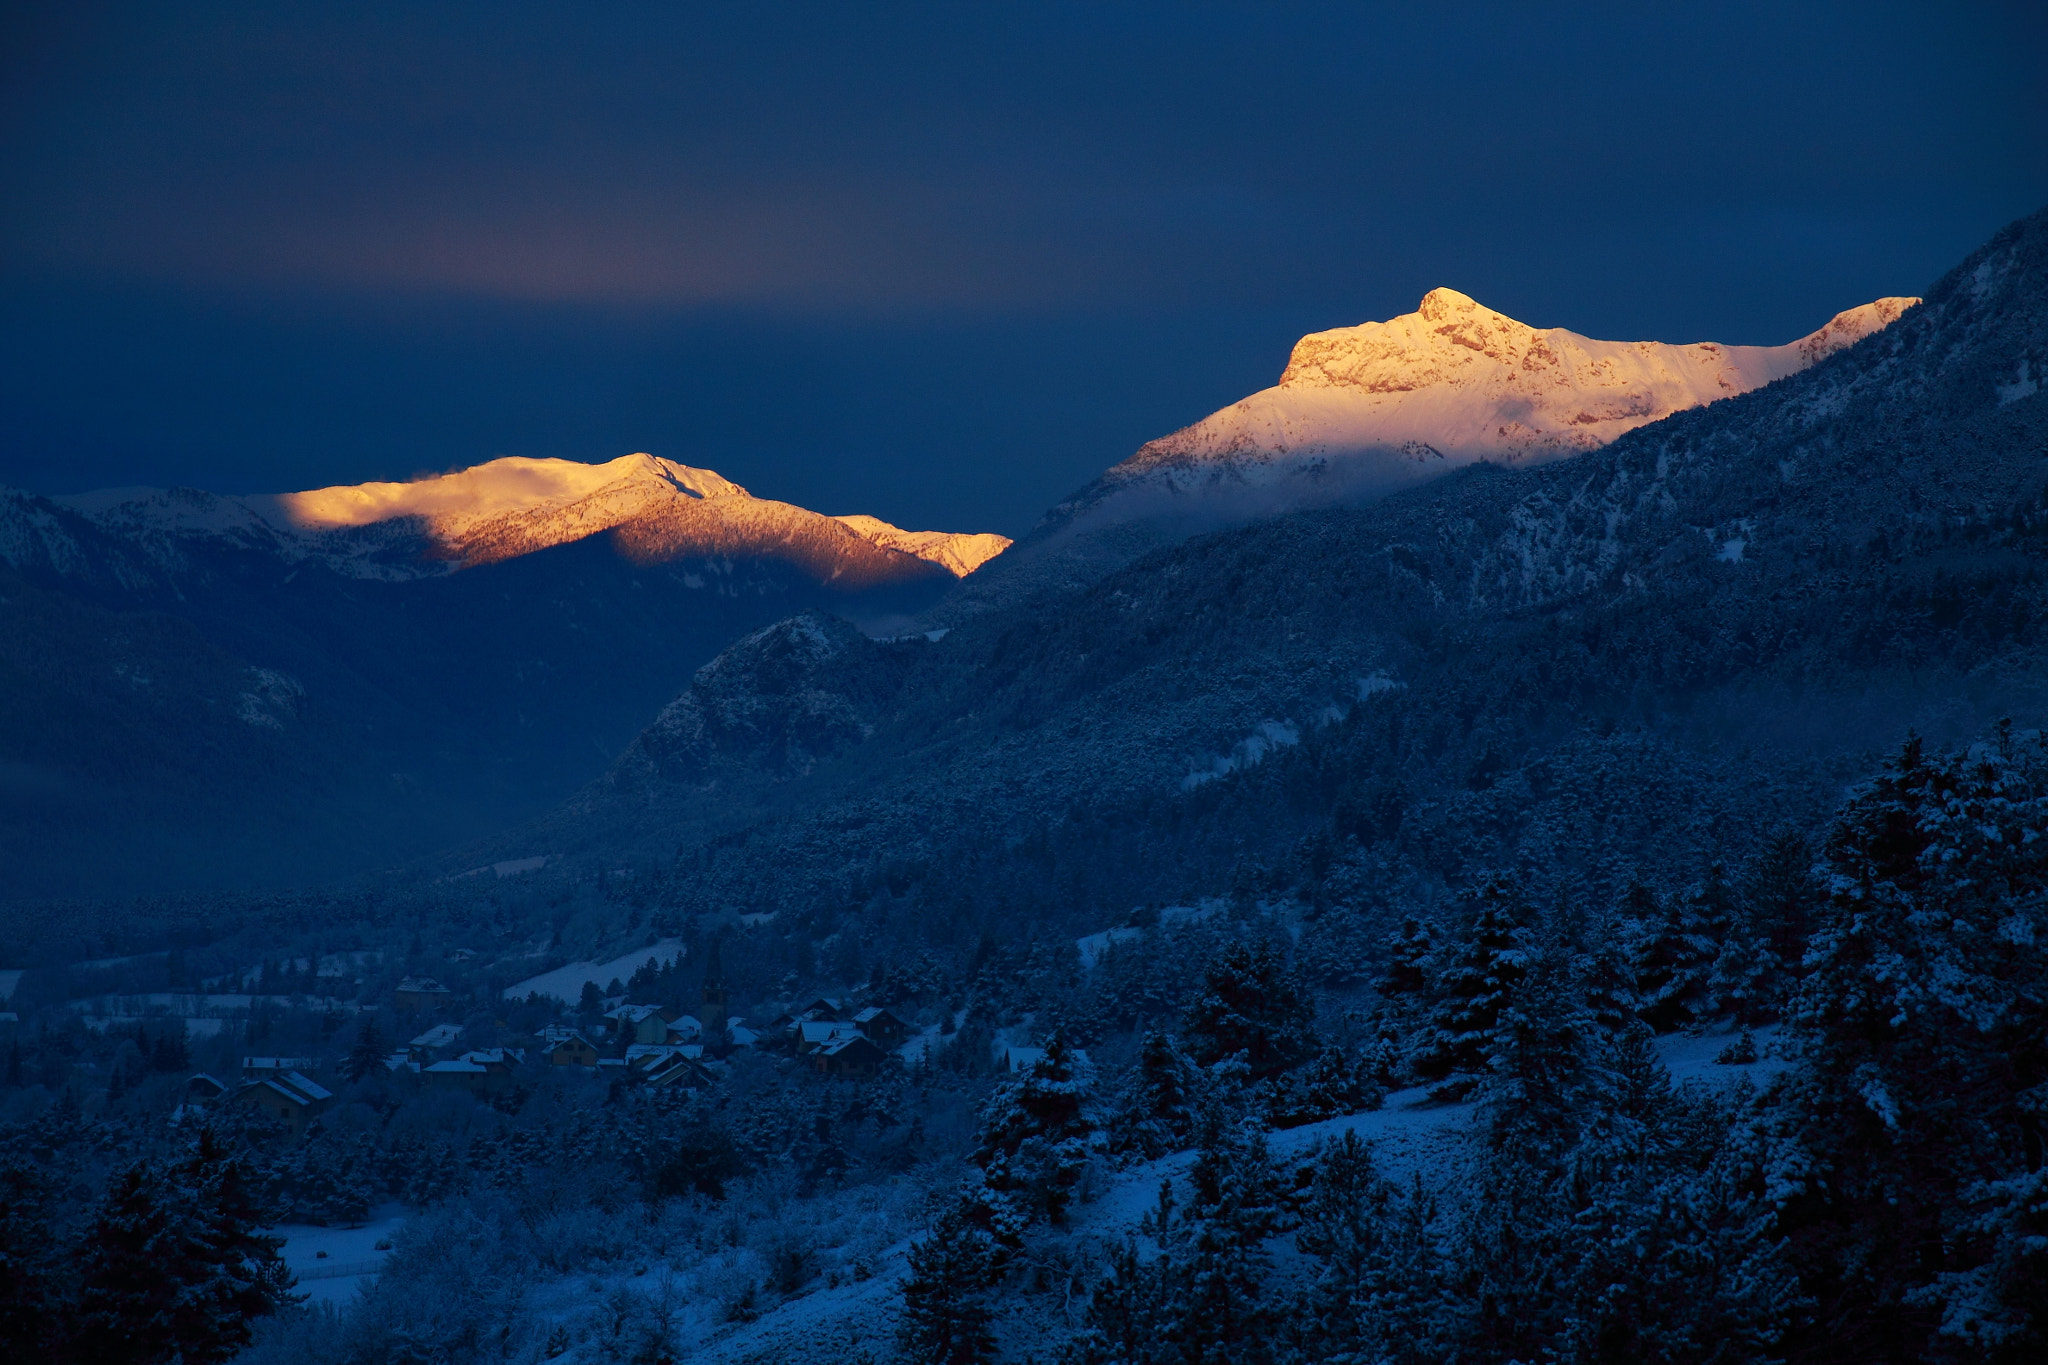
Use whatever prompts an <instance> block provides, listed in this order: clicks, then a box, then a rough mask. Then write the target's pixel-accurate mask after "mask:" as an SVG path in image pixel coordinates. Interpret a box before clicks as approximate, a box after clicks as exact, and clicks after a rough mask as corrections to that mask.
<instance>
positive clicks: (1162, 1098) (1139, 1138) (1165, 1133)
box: [1110, 1030, 1199, 1160]
mask: <svg viewBox="0 0 2048 1365" xmlns="http://www.w3.org/2000/svg"><path fill="white" fill-rule="evenodd" d="M1198 1080H1199V1078H1198V1075H1197V1073H1196V1071H1195V1067H1194V1064H1193V1063H1192V1062H1190V1061H1189V1060H1188V1059H1187V1058H1186V1057H1185V1056H1184V1055H1183V1054H1182V1053H1181V1050H1180V1049H1179V1048H1178V1047H1177V1046H1175V1045H1174V1041H1173V1038H1172V1035H1170V1034H1167V1033H1162V1032H1159V1031H1157V1030H1154V1031H1153V1032H1151V1033H1148V1034H1146V1035H1145V1038H1144V1041H1143V1042H1142V1043H1141V1044H1140V1045H1139V1050H1138V1065H1137V1067H1136V1069H1135V1070H1134V1071H1133V1073H1132V1076H1131V1081H1130V1085H1129V1088H1128V1091H1127V1093H1126V1095H1125V1097H1124V1102H1123V1104H1122V1105H1121V1106H1120V1107H1119V1109H1118V1111H1117V1115H1116V1118H1115V1120H1114V1121H1113V1123H1112V1124H1111V1132H1110V1149H1111V1150H1112V1151H1115V1152H1131V1153H1135V1154H1137V1155H1139V1156H1141V1157H1143V1158H1145V1159H1146V1160H1150V1159H1152V1158H1154V1157H1159V1156H1164V1155H1165V1154H1166V1153H1168V1152H1171V1151H1176V1150H1178V1149H1180V1148H1181V1147H1184V1146H1185V1145H1187V1141H1188V1136H1189V1134H1190V1133H1191V1132H1192V1130H1193V1124H1194V1111H1193V1106H1194V1100H1195V1091H1196V1086H1197V1084H1198Z"/></svg>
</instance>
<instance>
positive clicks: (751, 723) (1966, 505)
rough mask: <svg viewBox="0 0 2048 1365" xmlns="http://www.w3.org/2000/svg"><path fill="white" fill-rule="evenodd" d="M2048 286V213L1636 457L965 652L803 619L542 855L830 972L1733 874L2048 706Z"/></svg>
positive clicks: (970, 615)
mask: <svg viewBox="0 0 2048 1365" xmlns="http://www.w3.org/2000/svg"><path fill="white" fill-rule="evenodd" d="M2044 300H2048V223H2044V220H2043V219H2042V218H2038V217H2037V218H2034V219H2029V220H2027V221H2026V222H2024V223H2022V224H2019V225H2017V226H2015V227H2014V228H2012V229H2011V230H2009V231H2007V232H2006V233H2004V234H2002V235H2001V236H2000V237H1999V238H1998V239H1997V240H1996V241H1994V242H1993V243H1991V244H1990V245H1988V246H1987V247H1985V248H1984V249H1983V250H1981V251H1980V252H1979V253H1977V254H1976V255H1974V256H1973V257H1971V259H1970V260H1968V261H1967V262H1965V263H1964V264H1963V265H1962V266H1960V267H1958V268H1957V269H1956V270H1955V271H1954V272H1952V273H1951V274H1950V275H1949V276H1948V277H1946V278H1945V279H1943V280H1942V281H1941V282H1940V283H1939V284H1938V285H1937V286H1936V287H1935V288H1934V289H1933V290H1932V291H1931V292H1930V294H1929V296H1928V299H1927V301H1926V302H1925V303H1924V304H1922V305H1920V306H1918V307H1915V308H1913V309H1911V310H1910V311H1907V312H1906V313H1905V314H1904V315H1903V316H1901V317H1900V318H1899V319H1898V320H1897V321H1896V322H1894V323H1892V325H1890V326H1889V327H1886V328H1884V329H1882V330H1879V331H1876V332H1874V333H1872V334H1870V335H1868V336H1866V337H1864V339H1862V340H1861V341H1860V342H1858V343H1857V344H1855V345H1853V346H1851V347H1848V348H1846V349H1843V350H1841V351H1839V352H1837V353H1834V354H1832V355H1828V356H1826V357H1824V358H1823V359H1821V360H1820V361H1819V362H1818V363H1816V364H1814V365H1813V366H1811V367H1810V368H1808V369H1805V370H1803V371H1801V372H1799V373H1797V374H1793V375H1790V376H1788V377H1786V378H1783V379H1780V380H1778V381H1776V382H1774V383H1772V384H1769V385H1767V386H1765V387H1763V388H1760V389H1757V390H1755V391H1753V392H1750V393H1747V394H1743V395H1740V396H1737V397H1732V398H1729V399H1726V400H1724V401H1721V402H1717V403H1714V404H1712V405H1710V406H1705V407H1697V408H1693V409H1690V410H1687V411H1683V412H1679V413H1676V414H1674V415H1672V416H1670V417H1667V418H1665V419H1664V420H1663V421H1661V422H1656V423H1654V424H1651V425H1648V426H1644V427H1642V428H1640V429H1638V430H1635V431H1632V432H1629V433H1627V434H1625V435H1623V436H1621V437H1620V438H1619V439H1618V440H1616V441H1615V442H1614V443H1612V444H1611V445H1608V446H1606V447H1605V448H1603V449H1599V450H1595V451H1590V452H1587V453H1584V454H1581V455H1578V456H1576V457H1574V458H1572V459H1569V460H1558V461H1555V462H1551V463H1546V464H1541V465H1537V466H1535V467H1526V468H1524V467H1503V466H1500V465H1495V464H1490V463H1482V464H1478V465H1475V466H1474V467H1472V468H1468V469H1465V470H1462V471H1460V472H1457V473H1454V474H1451V475H1448V476H1446V477H1444V478H1443V479H1441V480H1439V481H1437V482H1434V483H1431V484H1429V485H1426V486H1424V487H1421V488H1417V489H1413V490H1410V491H1407V492H1403V493H1400V494H1397V495H1394V496H1390V497H1388V498H1386V499H1385V500H1383V501H1380V502H1378V503H1376V504H1373V505H1371V506H1367V507H1364V508H1357V509H1328V510H1319V511H1311V512H1305V513H1299V514H1294V515H1289V516H1284V517H1280V518H1275V519H1269V520H1267V521H1264V522H1262V523H1259V524H1256V525H1252V526H1248V527H1244V528H1240V529H1236V530H1231V531H1226V532H1221V533H1217V534H1212V535H1208V536H1204V537H1199V538H1195V539H1191V540H1188V541H1186V542H1184V543H1180V544H1176V545H1173V546H1171V547H1168V548H1164V549H1160V550H1156V551H1154V552H1152V553H1150V554H1148V555H1146V556H1144V557H1142V558H1140V559H1138V560H1137V561H1135V562H1133V563H1131V564H1129V565H1127V566H1125V567H1123V568H1121V569H1118V570H1115V571H1113V572H1110V573H1108V574H1106V575H1105V576H1103V577H1102V578H1100V579H1099V580H1097V581H1095V582H1093V583H1090V584H1088V585H1086V586H1085V587H1082V588H1080V589H1077V590H1070V591H1064V592H1062V591H1057V590H1053V591H1046V592H1043V593H1041V594H1040V595H1038V596H1035V597H1032V598H1028V599H1027V600H1025V601H1023V602H1021V603H1017V604H1013V605H1010V606H1007V607H996V608H989V607H987V605H986V604H985V603H977V604H974V606H973V608H972V609H968V610H964V611H961V612H959V613H958V614H957V616H955V617H954V618H953V620H954V624H953V625H952V627H951V628H950V629H949V630H948V631H947V632H946V633H944V634H943V635H942V636H940V637H939V638H938V639H936V640H933V639H929V638H926V637H925V636H914V637H909V638H905V639H900V640H896V641H891V642H873V641H866V640H862V641H859V642H857V643H856V642H854V641H853V640H852V639H851V638H850V636H849V637H848V638H846V639H844V640H840V641H837V642H835V641H834V640H833V638H832V637H830V636H829V633H828V632H829V628H828V627H827V626H826V625H825V624H824V623H822V622H819V621H811V622H807V623H806V622H798V623H791V625H789V626H787V627H782V628H779V629H781V630H782V631H783V632H784V633H785V635H786V636H787V637H788V638H789V639H790V640H795V639H797V638H798V637H801V638H802V639H804V640H809V641H812V642H813V643H812V645H811V646H809V647H807V649H806V650H801V651H800V650H793V649H792V650H786V651H785V654H786V655H787V656H788V658H789V659H790V662H789V663H788V664H787V666H786V667H785V666H778V667H777V668H776V669H773V670H771V669H768V668H767V665H766V660H765V658H763V657H762V656H763V655H764V653H765V652H766V651H767V649H768V643H769V642H770V641H771V640H776V639H781V638H783V637H778V636H775V635H773V634H768V635H764V636H759V637H755V638H754V639H751V640H749V641H747V642H745V643H743V644H741V645H739V646H736V647H735V649H734V650H733V651H732V653H731V654H730V655H729V656H728V658H727V659H725V660H722V661H721V662H720V663H719V664H717V665H714V666H712V667H711V668H708V669H707V670H705V672H704V673H703V674H700V676H699V679H698V681H697V683H696V684H695V685H693V687H692V689H691V690H690V692H689V693H688V694H686V696H685V697H684V698H682V699H681V700H679V701H678V702H677V703H676V705H675V706H674V707H672V708H671V709H670V711H669V712H668V713H667V714H665V715H664V717H663V719H662V721H661V722H660V723H658V724H656V725H655V726H654V727H653V728H651V729H650V730H648V731H647V732H646V733H645V734H643V735H642V736H641V738H640V739H639V740H638V741H637V742H636V744H635V745H634V746H633V747H632V749H631V750H630V751H629V753H628V756H627V757H626V758H625V759H624V760H622V761H621V762H620V763H619V764H617V765H615V766H614V768H613V770H612V772H611V774H610V775H609V776H608V777H607V779H606V780H605V782H603V783H601V784H599V786H597V787H596V788H593V789H592V791H591V792H589V793H587V794H586V795H585V796H584V797H583V798H581V799H580V800H579V801H578V802H577V803H575V804H574V806H572V807H571V808H569V809H567V810H565V811H564V812H562V813H560V814H558V815H557V816H555V817H552V818H551V819H550V820H549V821H548V822H545V823H543V824H542V825H540V826H538V827H536V828H533V829H529V830H526V831H523V832H522V833H521V834H520V835H519V836H518V838H519V840H522V841H525V842H526V843H536V842H537V843H539V844H542V845H545V846H547V847H549V848H551V849H561V850H564V851H573V850H576V849H578V848H585V849H591V850H595V849H597V848H600V847H605V846H608V845H609V844H611V843H612V842H614V841H619V840H623V839H627V838H629V837H637V838H638V839H640V840H641V841H642V847H643V848H645V849H647V850H649V851H650V852H651V853H659V854H661V855H662V856H666V855H667V854H668V853H671V852H673V853H674V854H675V855H676V862H675V868H674V871H673V873H672V874H671V883H670V889H669V894H671V895H672V896H673V897H675V898H676V900H677V901H678V903H680V904H683V905H686V906H689V907H691V908H692V909H693V910H694V911H695V912H697V913H701V914H708V915H713V916H716V915H718V914H722V913H731V912H741V913H749V914H767V913H775V914H778V915H779V916H780V917H781V918H779V919H778V921H777V923H778V924H779V925H784V926H787V927H786V930H785V932H786V933H787V934H788V935H789V936H790V938H791V940H792V947H791V949H790V951H791V952H792V953H795V952H797V951H799V950H798V949H797V947H796V946H794V945H795V941H796V940H797V939H804V940H809V939H814V938H822V937H827V936H832V935H837V936H839V937H841V938H845V937H849V936H851V937H857V938H858V939H860V940H861V941H862V942H864V943H868V944H870V945H871V946H872V948H873V951H875V952H878V953H884V954H887V953H893V952H898V951H902V952H908V951H911V950H912V946H913V945H916V946H918V947H920V948H921V947H923V946H925V945H927V944H929V943H931V942H933V941H936V942H939V943H941V944H948V943H950V944H955V945H964V944H967V943H970V942H971V941H972V940H974V939H975V938H977V937H978V936H979V935H981V934H982V933H984V932H985V931H986V926H987V925H989V924H991V923H1000V924H1003V925H1006V926H1009V928H1010V930H1011V931H1012V932H1015V933H1022V934H1037V933H1043V934H1048V935H1061V934H1068V933H1074V932H1083V931H1086V930H1088V929H1090V928H1095V927H1100V925H1101V924H1103V923H1112V922H1116V921H1117V920H1118V919H1119V918H1121V917H1122V916H1123V915H1125V914H1127V913H1128V910H1129V907H1131V906H1132V905H1139V904H1144V903H1147V902H1162V901H1170V900H1173V899H1176V898H1185V897H1189V896H1195V895H1199V894H1202V893H1205V892H1208V891H1212V890H1214V889H1215V888H1218V887H1223V886H1228V885H1231V884H1233V882H1236V883H1239V884H1249V885H1253V886H1257V887H1261V888H1282V887H1300V888H1306V889H1307V890H1306V891H1305V892H1304V893H1305V894H1307V893H1308V892H1310V891H1312V892H1313V893H1314V894H1316V895H1325V894H1329V892H1328V889H1327V888H1328V886H1330V885H1335V884H1337V883H1342V884H1344V885H1347V886H1350V887H1351V888H1353V889H1354V890H1357V889H1358V888H1365V890H1364V891H1363V892H1362V894H1368V895H1371V896H1376V897H1380V898H1382V899H1387V900H1391V899H1396V898H1406V899H1409V900H1414V899H1415V898H1418V897H1419V898H1420V900H1421V901H1422V902H1423V903H1428V902H1430V901H1431V899H1432V898H1438V899H1441V898H1446V897H1450V896H1452V895H1454V894H1455V892H1456V888H1457V887H1459V886H1460V885H1462V884H1463V882H1464V880H1465V879H1466V878H1467V877H1469V876H1470V875H1472V874H1473V873H1474V871H1475V870H1476V869H1483V868H1487V867H1498V866H1505V865H1513V864H1517V863H1521V862H1527V863H1529V864H1530V865H1531V866H1535V867H1540V868H1541V869H1542V873H1541V878H1542V880H1543V881H1544V884H1545V886H1544V890H1543V891H1542V892H1541V895H1551V894H1561V893H1563V892H1564V891H1566V890H1569V889H1571V888H1573V887H1579V888H1582V889H1584V888H1590V890H1591V892H1593V893H1597V894H1609V893H1612V892H1614V891H1615V890H1616V889H1617V886H1618V883H1619V882H1622V881H1625V880H1626V879H1627V878H1628V877H1630V876H1635V875H1646V876H1647V875H1652V874H1654V875H1657V876H1660V877H1667V878H1669V877H1682V876H1687V875H1694V874H1697V873H1698V872H1699V870H1700V869H1701V868H1702V867H1704V866H1706V865H1707V864H1708V863H1710V862H1712V861H1713V860H1715V859H1717V858H1722V857H1728V856H1732V855H1731V852H1730V851H1731V850H1733V849H1736V848H1738V847H1742V846H1745V845H1747V844H1749V843H1753V842H1754V841H1757V840H1760V839H1762V838H1764V837H1765V836H1766V835H1767V834H1768V832H1769V831H1770V830H1772V829H1774V828H1777V827H1779V826H1780V825H1783V824H1785V823H1787V822H1795V823H1806V822H1811V821H1813V820H1815V819H1818V818H1819V817H1820V815H1821V814H1822V813H1824V812H1825V811H1827V810H1828V809H1831V808H1832V805H1833V803H1834V802H1835V801H1836V800H1837V799H1838V798H1839V795H1840V792H1841V790H1842V788H1843V786H1844V784H1846V783H1848V782H1850V781H1852V780H1854V779H1855V778H1856V777H1858V776H1859V775H1861V774H1863V773H1865V772H1867V771H1869V770H1870V768H1871V766H1872V765H1873V764H1874V762H1875V761H1876V757H1877V755H1878V753H1879V752H1880V751H1882V750H1883V749H1884V748H1885V747H1886V746H1888V745H1890V744H1892V743H1893V742H1895V741H1896V740H1897V739H1898V738H1899V737H1901V736H1903V735H1904V734H1905V733H1906V732H1907V731H1908V730H1909V729H1917V730H1919V731H1920V732H1922V733H1924V734H1927V735H1930V736H1933V737H1935V738H1939V739H1960V738H1964V737H1967V736H1970V735H1972V734H1975V733H1977V732H1978V731H1980V730H1981V729H1982V728H1983V727H1984V726H1986V725H1988V724H1989V723H1990V722H1991V721H1992V720H1994V719H1996V718H1997V717H1999V716H2001V715H2007V714H2010V715H2013V716H2016V717H2020V718H2022V719H2023V720H2027V719H2028V718H2033V719H2039V718H2041V717H2043V716H2044V715H2048V709H2044V701H2048V694H2044V686H2048V666H2044V662H2043V661H2044V658H2048V655H2044V653H2043V649H2042V646H2043V644H2044V640H2043V637H2042V634H2041V632H2042V628H2043V627H2042V623H2043V612H2044V611H2048V599H2044V595H2043V594H2044V583H2043V578H2042V569H2043V563H2044V560H2043V551H2044V546H2048V542H2044V539H2043V537H2044V536H2048V522H2044V514H2048V504H2044V501H2043V499H2044V489H2048V464H2044V455H2048V425H2044V416H2043V404H2042V400H2041V398H2040V397H2039V395H2038V392H2037V389H2036V386H2035V380H2034V378H2033V376H2036V375H2038V374H2039V373H2040V368H2041V366H2042V364H2043V359H2042V357H2043V356H2044V354H2048V350H2044V348H2048V303H2044ZM947 614H948V608H947V606H946V605H945V604H942V605H941V606H940V607H939V608H938V609H937V611H936V612H935V613H934V619H941V620H943V619H946V618H947ZM798 653H801V655H802V661H801V663H800V664H799V663H797V662H795V656H796V654H798ZM771 674H772V680H771ZM739 679H758V680H759V681H758V683H756V684H751V685H750V686H749V688H748V689H747V690H745V692H744V694H743V695H735V693H734V692H733V691H732V690H731V689H732V686H733V684H734V682H735V681H736V680H739ZM719 717H725V718H736V717H744V719H743V720H738V719H715V718H719ZM827 718H830V719H829V721H828V719H827ZM741 734H743V735H745V736H746V737H747V738H746V740H745V743H744V745H742V746H741V747H746V748H749V751H750V752H756V753H759V754H761V755H762V756H763V761H761V762H759V763H756V764H753V765H752V766H748V765H747V764H744V763H736V762H735V761H734V759H733V757H732V756H733V755H735V754H736V753H738V752H739V749H738V748H736V747H735V745H736V744H739V741H737V740H735V739H733V738H732V737H733V736H735V735H741ZM799 734H801V735H804V736H806V738H805V739H804V742H803V743H802V744H801V746H800V747H801V754H802V757H801V761H792V758H791V754H792V752H793V750H792V748H791V741H790V740H789V738H788V737H789V736H795V735H799ZM516 846H517V847H524V846H525V843H520V844H517V845H516ZM504 847H505V848H506V849H507V850H508V851H509V850H511V849H513V848H514V847H515V844H514V843H510V842H508V843H506V844H505V845H504ZM1333 878H1334V879H1337V882H1332V881H1331V879H1333ZM1539 899H1540V896H1539Z"/></svg>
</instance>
